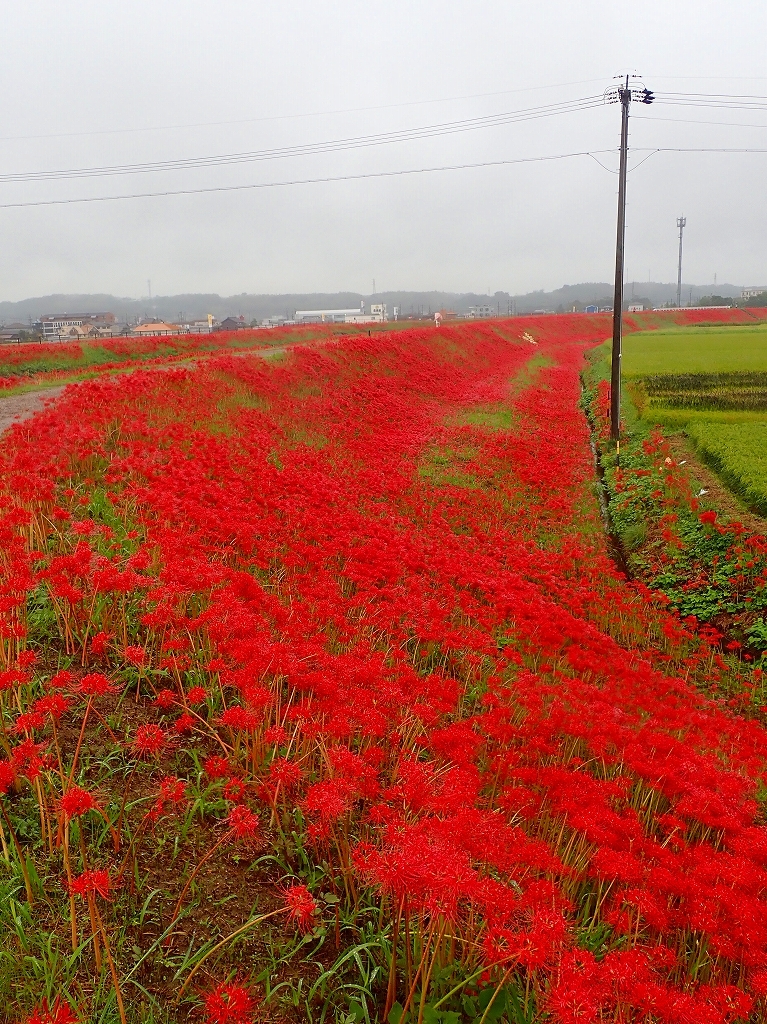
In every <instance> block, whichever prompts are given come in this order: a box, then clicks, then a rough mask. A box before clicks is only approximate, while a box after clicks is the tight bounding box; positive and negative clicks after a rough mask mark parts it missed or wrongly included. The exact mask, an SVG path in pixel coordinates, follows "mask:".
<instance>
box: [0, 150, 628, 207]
mask: <svg viewBox="0 0 767 1024" xmlns="http://www.w3.org/2000/svg"><path fill="white" fill-rule="evenodd" d="M613 152H615V150H613V149H598V150H593V151H587V150H583V151H581V152H577V153H558V154H556V155H554V156H531V157H520V158H519V159H517V160H484V161H482V162H480V163H470V164H447V165H445V166H441V167H413V168H407V169H405V170H399V171H370V172H367V173H361V174H338V175H332V176H329V177H325V178H297V179H295V180H292V181H266V182H256V183H253V184H249V185H216V186H210V187H208V188H185V189H172V190H168V191H164V192H133V193H130V194H128V195H119V196H85V197H83V198H79V199H43V200H39V201H33V202H24V203H0V210H17V209H20V208H22V207H28V206H69V205H73V204H76V203H109V202H115V201H117V200H120V199H157V198H162V197H165V196H195V195H202V194H205V193H211V192H243V191H246V190H248V189H258V188H285V187H287V186H290V185H317V184H323V183H325V182H333V181H359V180H361V179H363V178H396V177H403V176H404V175H408V174H431V173H433V172H435V171H463V170H469V169H473V168H477V167H502V166H507V165H510V164H529V163H544V162H547V161H552V160H569V159H570V158H572V157H577V156H593V155H594V153H600V154H602V153H613Z"/></svg>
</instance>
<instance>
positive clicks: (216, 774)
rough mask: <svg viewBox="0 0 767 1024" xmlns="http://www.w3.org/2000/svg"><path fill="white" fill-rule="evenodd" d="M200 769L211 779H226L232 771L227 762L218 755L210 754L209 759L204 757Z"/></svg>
mask: <svg viewBox="0 0 767 1024" xmlns="http://www.w3.org/2000/svg"><path fill="white" fill-rule="evenodd" d="M202 767H203V770H204V772H205V774H206V775H207V776H208V777H209V778H211V779H226V778H228V777H229V776H230V775H231V774H232V772H233V771H234V768H233V766H232V765H231V764H230V763H229V761H227V759H226V758H225V757H221V756H220V755H219V754H211V755H210V757H206V758H205V761H204V763H203V766H202Z"/></svg>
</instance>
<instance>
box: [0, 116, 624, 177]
mask: <svg viewBox="0 0 767 1024" xmlns="http://www.w3.org/2000/svg"><path fill="white" fill-rule="evenodd" d="M603 102H604V101H603V97H602V96H586V97H583V98H581V99H577V100H567V101H565V102H563V103H556V104H547V105H545V106H542V107H531V108H528V109H526V110H516V111H506V112H504V113H502V114H492V115H489V116H485V117H475V118H466V119H464V120H460V121H447V122H443V123H441V124H433V125H424V126H421V127H419V128H406V129H401V130H399V131H394V132H381V133H378V134H374V135H363V136H357V137H354V138H347V139H333V140H330V141H325V142H317V143H305V144H302V145H299V146H282V147H278V148H275V149H265V150H255V151H253V152H246V153H223V154H218V155H209V156H202V157H184V158H180V159H174V160H157V161H151V162H144V163H137V164H118V165H115V166H106V167H74V168H66V169H62V170H53V171H22V172H17V173H11V174H0V182H18V181H52V180H66V179H71V178H94V177H107V176H113V175H123V174H147V173H154V172H157V171H177V170H188V169H192V168H199V167H217V166H222V165H230V164H240V163H253V162H260V161H263V160H278V159H286V158H292V157H297V156H313V155H316V154H319V153H336V152H341V151H345V150H350V149H363V148H368V147H371V146H382V145H391V144H392V143H396V142H410V141H415V140H418V139H429V138H434V137H436V136H442V135H454V134H456V133H459V132H467V131H477V130H479V129H483V128H492V127H496V126H499V125H504V124H513V123H515V122H518V121H529V120H537V119H539V118H542V117H553V116H556V115H559V114H565V113H572V112H575V111H579V110H589V109H591V108H593V107H596V106H601V105H602V104H603Z"/></svg>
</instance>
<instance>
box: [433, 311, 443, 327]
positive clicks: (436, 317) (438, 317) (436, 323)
mask: <svg viewBox="0 0 767 1024" xmlns="http://www.w3.org/2000/svg"><path fill="white" fill-rule="evenodd" d="M441 325H442V314H441V313H439V312H437V313H435V314H434V326H435V327H440V326H441Z"/></svg>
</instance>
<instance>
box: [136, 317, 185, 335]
mask: <svg viewBox="0 0 767 1024" xmlns="http://www.w3.org/2000/svg"><path fill="white" fill-rule="evenodd" d="M133 334H138V335H139V336H141V337H146V336H149V335H152V334H181V330H180V328H179V326H178V324H166V323H165V322H164V321H163V320H159V321H154V322H152V323H146V324H137V325H136V326H135V327H134V328H133Z"/></svg>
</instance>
